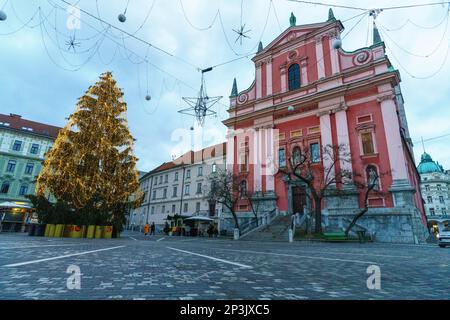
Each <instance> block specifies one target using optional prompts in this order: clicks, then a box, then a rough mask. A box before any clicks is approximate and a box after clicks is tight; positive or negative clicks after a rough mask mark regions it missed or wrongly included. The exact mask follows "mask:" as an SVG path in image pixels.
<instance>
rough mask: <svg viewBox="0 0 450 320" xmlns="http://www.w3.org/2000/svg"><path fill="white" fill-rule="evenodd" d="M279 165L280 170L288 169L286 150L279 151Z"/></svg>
mask: <svg viewBox="0 0 450 320" xmlns="http://www.w3.org/2000/svg"><path fill="white" fill-rule="evenodd" d="M278 165H279V167H280V168H284V167H286V150H284V149H279V150H278Z"/></svg>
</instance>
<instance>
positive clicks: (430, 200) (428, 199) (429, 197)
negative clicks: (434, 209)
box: [427, 196, 433, 210]
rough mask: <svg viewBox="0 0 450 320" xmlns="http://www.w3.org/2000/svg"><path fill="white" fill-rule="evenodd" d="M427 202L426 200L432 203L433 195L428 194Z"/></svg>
mask: <svg viewBox="0 0 450 320" xmlns="http://www.w3.org/2000/svg"><path fill="white" fill-rule="evenodd" d="M427 202H428V203H433V197H431V196H428V197H427ZM430 210H431V209H430Z"/></svg>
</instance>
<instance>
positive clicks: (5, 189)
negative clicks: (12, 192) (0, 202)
mask: <svg viewBox="0 0 450 320" xmlns="http://www.w3.org/2000/svg"><path fill="white" fill-rule="evenodd" d="M8 191H9V182H6V181H5V182H3V183H2V188H1V189H0V193H4V194H7V193H8Z"/></svg>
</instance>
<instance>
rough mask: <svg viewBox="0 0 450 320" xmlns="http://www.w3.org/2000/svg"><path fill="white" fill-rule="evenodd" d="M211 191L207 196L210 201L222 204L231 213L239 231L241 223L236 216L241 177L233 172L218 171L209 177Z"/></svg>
mask: <svg viewBox="0 0 450 320" xmlns="http://www.w3.org/2000/svg"><path fill="white" fill-rule="evenodd" d="M208 180H209V185H210V189H209V191H208V194H207V198H208V200H209V201H213V202H216V203H220V204H222V205H223V206H225V207H226V208H228V210H229V211H230V212H231V215H232V216H233V219H234V223H235V227H236V228H238V229H239V221H238V218H237V215H236V205H237V203H238V201H239V199H240V192H239V185H240V181H239V177H237V176H236V175H234V174H233V173H232V172H229V171H225V170H218V171H217V172H215V173H212V174H211V175H210V176H209V177H208Z"/></svg>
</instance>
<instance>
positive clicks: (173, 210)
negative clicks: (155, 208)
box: [172, 204, 176, 213]
mask: <svg viewBox="0 0 450 320" xmlns="http://www.w3.org/2000/svg"><path fill="white" fill-rule="evenodd" d="M175 210H176V207H175V205H174V204H173V205H172V213H175Z"/></svg>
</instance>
